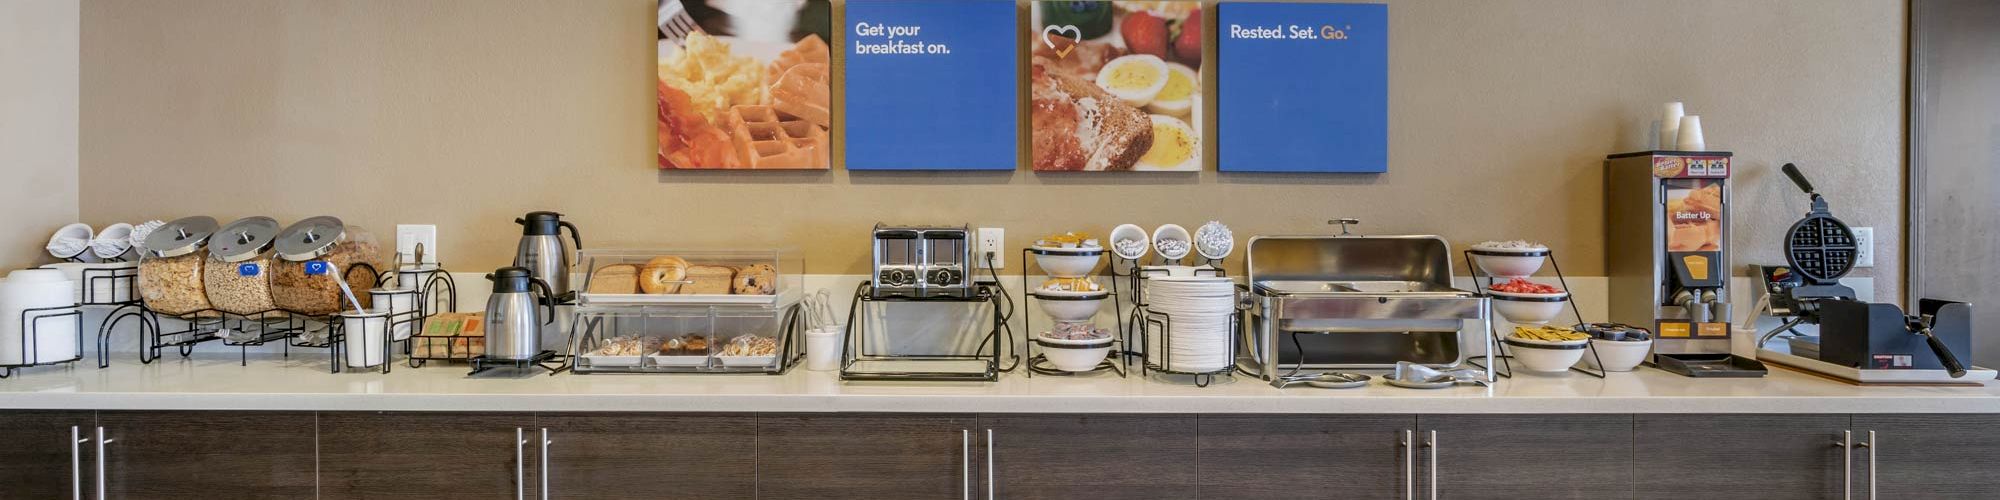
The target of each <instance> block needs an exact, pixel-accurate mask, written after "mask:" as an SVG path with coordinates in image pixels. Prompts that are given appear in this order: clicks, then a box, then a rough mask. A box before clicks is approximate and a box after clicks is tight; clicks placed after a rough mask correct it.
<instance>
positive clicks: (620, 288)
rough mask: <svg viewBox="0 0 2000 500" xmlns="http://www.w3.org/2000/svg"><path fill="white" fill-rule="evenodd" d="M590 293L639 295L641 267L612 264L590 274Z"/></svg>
mask: <svg viewBox="0 0 2000 500" xmlns="http://www.w3.org/2000/svg"><path fill="white" fill-rule="evenodd" d="M588 293H621V294H622V293H639V266H637V265H633V264H612V265H609V266H604V267H600V268H597V272H595V273H591V274H590V289H589V290H588Z"/></svg>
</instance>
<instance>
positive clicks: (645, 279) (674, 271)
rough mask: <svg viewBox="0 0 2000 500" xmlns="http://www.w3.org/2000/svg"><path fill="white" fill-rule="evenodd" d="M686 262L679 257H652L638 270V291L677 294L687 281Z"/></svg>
mask: <svg viewBox="0 0 2000 500" xmlns="http://www.w3.org/2000/svg"><path fill="white" fill-rule="evenodd" d="M687 270H688V261H687V260H686V259H682V258H680V257H672V256H664V257H654V258H653V260H649V261H646V266H645V267H643V268H640V269H639V290H640V291H642V292H645V293H649V294H670V293H675V292H679V291H680V289H681V282H684V281H687Z"/></svg>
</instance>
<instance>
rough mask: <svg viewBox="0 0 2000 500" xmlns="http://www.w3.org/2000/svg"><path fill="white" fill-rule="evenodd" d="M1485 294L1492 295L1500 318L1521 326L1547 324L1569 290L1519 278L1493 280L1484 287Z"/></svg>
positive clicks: (1552, 318)
mask: <svg viewBox="0 0 2000 500" xmlns="http://www.w3.org/2000/svg"><path fill="white" fill-rule="evenodd" d="M1486 295H1487V296H1488V297H1492V298H1493V310H1494V312H1498V313H1500V317H1501V318H1504V319H1506V320H1507V321H1508V322H1510V323H1515V324H1523V325H1541V324H1547V323H1548V322H1549V321H1552V320H1554V319H1556V316H1557V315H1559V314H1562V309H1563V303H1565V302H1569V292H1567V291H1563V289H1561V288H1556V287H1555V286H1554V285H1546V284H1542V283H1536V282H1533V281H1529V280H1527V279H1522V278H1515V279H1511V280H1507V281H1505V282H1502V283H1495V284H1493V286H1490V287H1487V289H1486Z"/></svg>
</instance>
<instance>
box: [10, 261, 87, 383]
mask: <svg viewBox="0 0 2000 500" xmlns="http://www.w3.org/2000/svg"><path fill="white" fill-rule="evenodd" d="M75 298H76V282H74V281H70V280H69V279H68V278H65V277H64V276H63V272H62V271H58V270H54V269H23V270H19V271H14V272H11V273H7V279H6V281H4V282H0V364H24V363H48V362H52V361H61V360H66V359H70V358H74V357H76V355H77V330H76V327H77V325H76V319H77V318H76V316H73V315H72V316H61V317H55V316H49V317H47V318H44V319H42V320H40V321H33V317H35V316H43V315H54V314H60V313H61V312H60V311H40V312H34V313H26V314H25V316H24V311H26V310H28V309H41V308H49V307H63V306H70V305H74V304H76V300H75ZM23 317H28V318H29V319H30V321H27V322H26V323H27V324H28V325H29V326H28V331H22V323H23V321H22V318H23Z"/></svg>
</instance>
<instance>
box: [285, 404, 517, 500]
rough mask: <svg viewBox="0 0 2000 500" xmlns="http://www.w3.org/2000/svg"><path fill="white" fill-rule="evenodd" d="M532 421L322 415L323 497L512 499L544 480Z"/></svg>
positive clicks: (508, 416) (493, 416)
mask: <svg viewBox="0 0 2000 500" xmlns="http://www.w3.org/2000/svg"><path fill="white" fill-rule="evenodd" d="M534 423H535V419H534V416H533V415H531V414H512V413H394V412H337V413H336V412H329V413H321V414H319V470H320V489H321V496H322V497H323V498H433V499H434V498H468V499H470V498H480V499H492V498H513V497H514V495H515V494H516V492H517V491H529V490H527V489H526V488H527V486H526V485H534V484H536V483H535V481H536V480H537V479H538V477H539V476H537V475H536V474H537V471H536V470H535V469H533V468H531V467H528V465H531V464H533V463H534V462H533V460H534V459H535V455H534V454H535V449H534V448H530V446H532V445H533V444H534V440H535V439H537V438H539V437H540V433H539V432H533V431H534ZM517 432H519V433H521V434H519V436H521V437H522V438H525V439H526V440H528V441H529V443H527V444H519V442H518V441H516V440H515V438H516V433H517ZM517 447H518V448H517ZM517 449H519V450H520V453H521V456H522V458H523V460H524V461H526V463H522V462H517V461H516V459H515V450H517ZM517 478H518V479H519V480H522V481H526V483H525V484H517V483H516V480H517ZM517 486H520V487H522V488H523V489H520V490H517V489H516V488H517ZM533 494H534V493H532V492H530V493H528V495H530V496H532V495H533Z"/></svg>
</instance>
